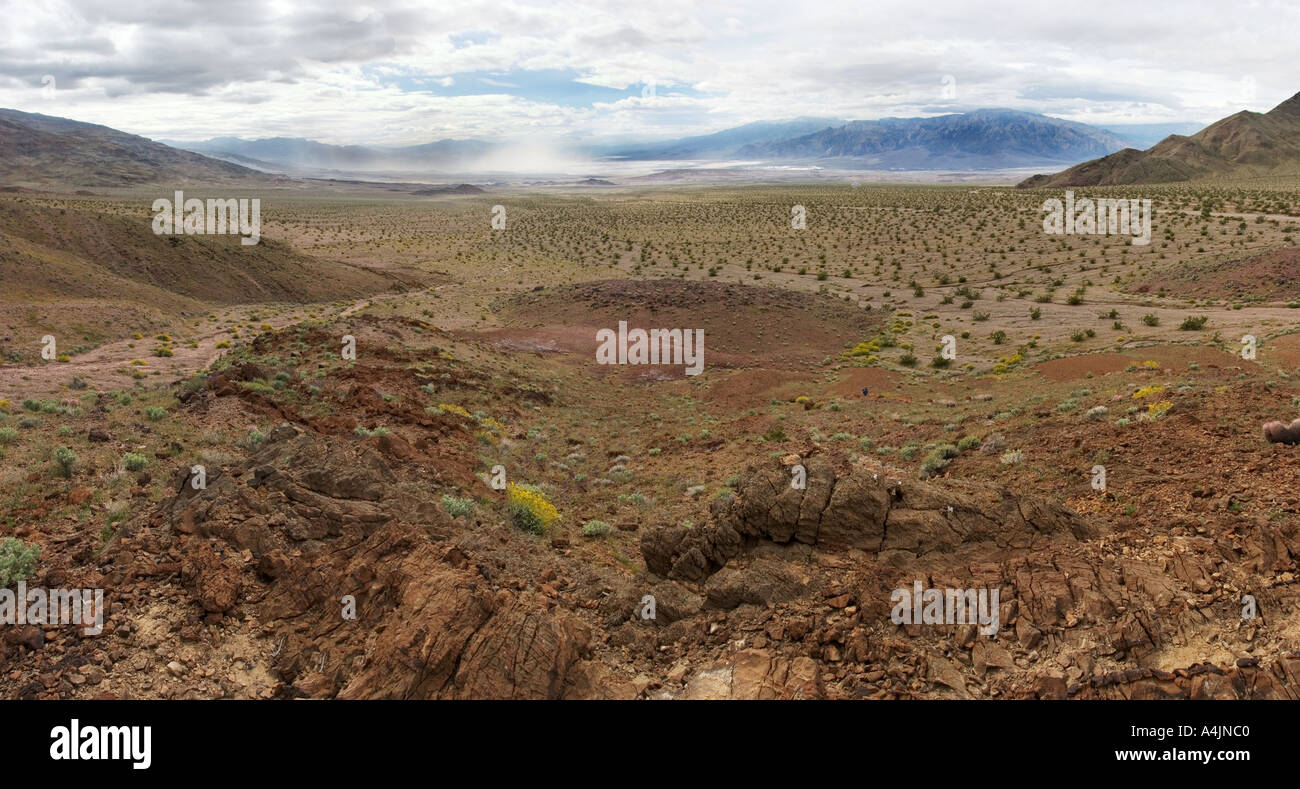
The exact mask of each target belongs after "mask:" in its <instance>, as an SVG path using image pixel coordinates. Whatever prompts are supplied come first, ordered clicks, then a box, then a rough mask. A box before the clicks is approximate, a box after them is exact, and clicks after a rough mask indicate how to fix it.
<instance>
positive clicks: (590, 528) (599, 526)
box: [582, 521, 614, 537]
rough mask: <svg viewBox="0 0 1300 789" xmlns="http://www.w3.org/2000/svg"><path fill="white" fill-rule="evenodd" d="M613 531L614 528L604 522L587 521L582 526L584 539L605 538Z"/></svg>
mask: <svg viewBox="0 0 1300 789" xmlns="http://www.w3.org/2000/svg"><path fill="white" fill-rule="evenodd" d="M613 530H614V527H612V526H610V525H609V524H608V523H606V522H604V521H587V522H586V523H584V524H582V536H583V537H604V536H605V535H606V534H609V533H610V532H611V531H613Z"/></svg>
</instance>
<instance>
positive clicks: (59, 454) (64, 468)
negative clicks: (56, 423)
mask: <svg viewBox="0 0 1300 789" xmlns="http://www.w3.org/2000/svg"><path fill="white" fill-rule="evenodd" d="M54 462H55V463H58V464H59V470H60V471H61V472H63V476H65V477H71V476H72V467H73V466H75V465H76V463H77V453H76V452H73V451H72V450H71V449H69V448H68V447H59V448H57V449H55V450H54Z"/></svg>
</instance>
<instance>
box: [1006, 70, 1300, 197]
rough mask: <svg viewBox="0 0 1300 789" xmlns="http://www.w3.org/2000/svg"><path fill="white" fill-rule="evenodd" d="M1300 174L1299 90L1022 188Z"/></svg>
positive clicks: (1029, 182)
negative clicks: (1269, 105) (1270, 104)
mask: <svg viewBox="0 0 1300 789" xmlns="http://www.w3.org/2000/svg"><path fill="white" fill-rule="evenodd" d="M1297 175H1300V93H1297V94H1296V95H1295V96H1292V97H1291V98H1289V99H1287V100H1286V101H1284V102H1282V103H1281V104H1279V105H1277V106H1276V107H1274V108H1273V109H1272V110H1270V111H1268V112H1266V113H1258V112H1250V111H1242V112H1238V113H1237V114H1235V115H1229V116H1228V117H1226V118H1224V119H1223V120H1220V121H1217V122H1215V123H1212V124H1210V125H1209V126H1207V127H1205V128H1204V129H1202V130H1201V131H1199V132H1197V133H1195V134H1193V135H1191V136H1190V137H1184V136H1182V135H1177V134H1174V135H1170V136H1169V137H1166V138H1165V139H1164V140H1162V141H1161V142H1159V143H1158V144H1156V145H1155V146H1153V147H1151V148H1148V149H1147V150H1145V151H1139V150H1137V149H1134V148H1125V149H1124V150H1122V151H1118V152H1116V153H1112V154H1110V155H1109V156H1103V157H1101V158H1099V159H1094V160H1092V161H1087V162H1084V163H1083V164H1079V165H1076V166H1074V167H1071V168H1069V169H1068V170H1065V171H1063V172H1059V173H1056V174H1055V175H1035V176H1034V177H1032V178H1029V179H1026V180H1025V181H1022V182H1021V183H1020V184H1018V185H1019V186H1020V187H1021V188H1024V189H1031V188H1039V187H1042V188H1061V187H1068V186H1117V185H1122V184H1159V183H1176V182H1179V181H1195V180H1203V179H1208V178H1218V179H1248V178H1257V177H1261V176H1297Z"/></svg>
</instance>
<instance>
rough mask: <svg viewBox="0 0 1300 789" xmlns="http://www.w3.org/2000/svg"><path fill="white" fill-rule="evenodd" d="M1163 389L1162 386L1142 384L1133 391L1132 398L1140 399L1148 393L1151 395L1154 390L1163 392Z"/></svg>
mask: <svg viewBox="0 0 1300 789" xmlns="http://www.w3.org/2000/svg"><path fill="white" fill-rule="evenodd" d="M1164 390H1165V388H1164V387H1163V386H1144V387H1142V388H1141V389H1139V390H1137V391H1136V392H1134V393H1133V399H1135V400H1141V399H1142V398H1144V397H1146V396H1148V395H1153V394H1155V393H1156V392H1163V391H1164Z"/></svg>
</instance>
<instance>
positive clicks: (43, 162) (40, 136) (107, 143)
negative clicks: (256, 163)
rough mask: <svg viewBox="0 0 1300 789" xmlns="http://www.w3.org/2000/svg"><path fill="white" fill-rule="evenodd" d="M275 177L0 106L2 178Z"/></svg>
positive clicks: (145, 180)
mask: <svg viewBox="0 0 1300 789" xmlns="http://www.w3.org/2000/svg"><path fill="white" fill-rule="evenodd" d="M272 180H275V179H274V178H273V177H272V176H267V175H266V174H264V173H259V172H257V171H256V170H250V169H248V168H247V167H240V166H239V165H237V164H230V163H229V162H221V161H217V160H216V159H209V158H208V157H206V156H200V155H199V154H197V153H190V152H189V151H182V150H178V149H176V148H171V147H168V146H166V145H162V144H161V143H156V142H153V141H152V140H148V139H145V138H144V137H138V136H136V135H134V134H127V133H125V132H120V131H117V130H116V129H110V128H109V127H107V126H100V125H98V124H94V123H82V122H80V121H74V120H68V119H67V118H55V117H51V116H49V115H38V114H35V113H30V112H19V111H18V110H8V109H0V182H3V183H7V184H10V185H18V186H37V185H77V186H98V187H114V186H119V187H120V186H136V185H140V184H167V185H169V186H175V187H178V188H179V187H183V186H186V185H190V184H196V183H206V184H218V183H231V182H241V183H247V182H249V181H257V182H261V183H269V182H271V181H272Z"/></svg>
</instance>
